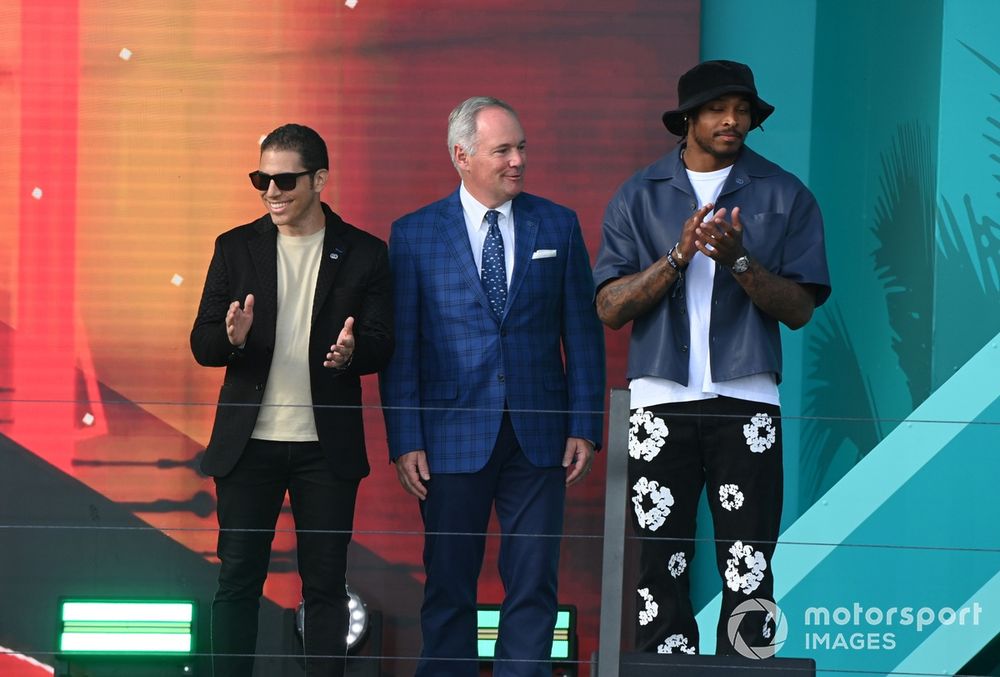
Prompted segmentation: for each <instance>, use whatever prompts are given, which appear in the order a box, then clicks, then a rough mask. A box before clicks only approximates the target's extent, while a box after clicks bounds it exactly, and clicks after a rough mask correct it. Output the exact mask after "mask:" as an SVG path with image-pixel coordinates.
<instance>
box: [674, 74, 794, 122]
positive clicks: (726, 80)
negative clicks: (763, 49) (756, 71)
mask: <svg viewBox="0 0 1000 677" xmlns="http://www.w3.org/2000/svg"><path fill="white" fill-rule="evenodd" d="M726 94H746V95H747V96H748V97H749V98H750V104H751V107H752V108H753V117H752V123H751V126H750V129H756V128H757V127H759V126H760V124H761V123H762V122H764V120H766V119H767V117H768V116H769V115H770V114H771V113H773V112H774V106H772V105H771V104H769V103H767V102H766V101H764V100H763V99H762V98H760V97H759V96H757V86H756V85H755V84H754V82H753V71H751V70H750V67H749V66H747V65H746V64H742V63H738V62H736V61H703V62H702V63H700V64H698V65H697V66H695V67H694V68H692V69H691V70H689V71H688V72H687V73H685V74H684V75H682V76H681V79H680V80H678V81H677V102H678V104H677V109H676V110H668V111H667V112H666V113H664V114H663V124H664V125H665V126H666V128H667V129H669V130H670V131H671V133H673V134H676V135H677V136H684V134H685V131H684V116H685V115H687V114H688V113H690V112H691V111H693V110H695V109H697V108H698V107H699V106H703V105H704V104H706V103H708V102H709V101H712V100H713V99H718V98H719V97H720V96H725V95H726Z"/></svg>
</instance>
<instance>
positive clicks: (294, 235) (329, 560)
mask: <svg viewBox="0 0 1000 677" xmlns="http://www.w3.org/2000/svg"><path fill="white" fill-rule="evenodd" d="M260 148H261V153H260V168H259V169H258V170H257V171H254V172H251V173H250V181H251V183H252V184H253V187H254V188H256V189H257V190H258V191H259V192H260V197H261V200H262V201H263V203H264V207H265V208H266V210H267V213H266V214H265V215H264V216H262V217H260V218H259V219H257V220H256V221H254V222H253V223H249V224H246V225H243V226H240V227H238V228H234V229H233V230H230V231H228V232H226V233H223V234H222V235H220V236H219V237H218V239H216V241H215V254H214V255H213V257H212V262H211V264H210V265H209V269H208V275H207V277H206V280H205V288H204V291H203V293H202V297H201V305H200V306H199V308H198V317H197V319H196V320H195V323H194V328H193V329H192V331H191V349H192V351H193V353H194V356H195V359H196V360H197V361H198V362H199V364H202V365H204V366H209V367H226V376H225V381H224V383H223V385H222V390H221V393H220V395H219V406H218V408H217V410H216V416H215V424H214V426H213V428H212V436H211V439H210V441H209V444H208V448H207V449H206V451H205V456H204V460H203V461H202V470H204V472H205V473H206V474H209V475H212V476H213V477H214V478H215V485H216V493H217V496H218V518H219V527H220V530H219V542H218V555H219V559H220V560H221V562H222V566H221V569H220V572H219V588H218V591H217V592H216V595H215V600H214V601H213V603H212V618H211V623H212V645H213V646H212V653H213V664H214V669H215V672H214V674H215V677H223V676H234V677H235V676H237V675H239V676H240V677H246V676H247V675H250V674H252V672H253V662H254V660H253V656H254V652H255V650H256V643H257V611H258V607H259V601H260V596H261V594H262V591H263V585H264V579H265V578H266V576H267V567H268V560H269V559H270V549H271V541H272V539H273V537H274V528H275V524H276V522H277V518H278V514H279V512H280V511H281V506H282V504H283V502H284V498H285V494H286V493H287V494H288V495H289V498H290V502H291V507H292V515H293V519H294V521H295V528H296V532H297V545H298V566H299V574H300V576H301V577H302V595H303V598H304V600H305V631H304V638H303V643H304V647H305V655H306V674H307V675H309V676H310V677H316V676H319V675H324V676H329V675H337V676H340V675H343V674H344V659H343V656H344V655H345V653H346V645H345V642H346V637H347V593H346V587H345V576H346V567H347V545H348V543H349V542H350V539H351V529H352V526H353V520H354V502H355V497H356V495H357V489H358V483H359V482H360V480H361V478H362V477H364V476H365V475H367V474H368V472H369V467H368V460H367V457H366V454H365V441H364V430H363V427H362V415H361V409H360V405H361V382H360V376H361V375H362V374H370V373H373V372H376V371H378V370H379V369H381V368H382V367H383V366H384V365H385V364H386V362H387V361H388V360H389V357H390V355H391V354H392V350H393V334H392V306H391V303H392V301H391V293H390V279H389V267H388V258H387V253H386V245H385V243H384V242H383V241H381V240H379V239H378V238H376V237H373V236H372V235H369V234H368V233H365V232H363V231H361V230H359V229H357V228H355V227H354V226H351V225H350V224H348V223H345V222H344V221H343V220H342V219H341V218H340V217H339V216H338V215H337V214H335V213H334V212H333V211H332V210H331V209H330V208H329V207H328V206H327V205H326V204H324V203H322V202H321V201H320V193H321V192H322V190H323V188H324V187H325V185H326V183H327V181H328V180H329V160H328V156H327V150H326V144H325V143H324V142H323V139H322V138H321V137H320V136H319V135H318V134H317V133H316V132H315V131H313V130H312V129H310V128H308V127H303V126H301V125H293V124H288V125H284V126H282V127H279V128H278V129H275V130H274V131H273V132H271V133H270V134H269V135H268V136H267V137H266V138H265V139H264V141H263V142H262V143H261V147H260Z"/></svg>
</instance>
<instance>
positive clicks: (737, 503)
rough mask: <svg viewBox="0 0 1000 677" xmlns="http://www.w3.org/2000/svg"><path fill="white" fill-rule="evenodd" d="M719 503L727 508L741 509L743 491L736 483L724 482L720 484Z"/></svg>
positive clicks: (730, 509)
mask: <svg viewBox="0 0 1000 677" xmlns="http://www.w3.org/2000/svg"><path fill="white" fill-rule="evenodd" d="M730 499H732V500H730ZM719 503H721V504H722V507H723V508H725V509H726V510H729V511H732V510H739V509H740V508H742V507H743V492H742V491H740V488H739V486H738V485H736V484H722V485H720V486H719Z"/></svg>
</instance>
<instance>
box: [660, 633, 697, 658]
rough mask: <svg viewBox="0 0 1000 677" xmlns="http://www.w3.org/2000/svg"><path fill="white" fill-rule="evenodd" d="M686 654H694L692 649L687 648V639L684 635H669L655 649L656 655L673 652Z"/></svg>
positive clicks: (691, 647)
mask: <svg viewBox="0 0 1000 677" xmlns="http://www.w3.org/2000/svg"><path fill="white" fill-rule="evenodd" d="M675 649H676V650H677V651H680V652H682V653H686V654H694V647H693V646H688V639H687V637H685V636H684V635H680V634H678V635H670V636H669V637H667V638H666V639H665V640H663V643H662V644H660V646H658V647H656V653H674V650H675Z"/></svg>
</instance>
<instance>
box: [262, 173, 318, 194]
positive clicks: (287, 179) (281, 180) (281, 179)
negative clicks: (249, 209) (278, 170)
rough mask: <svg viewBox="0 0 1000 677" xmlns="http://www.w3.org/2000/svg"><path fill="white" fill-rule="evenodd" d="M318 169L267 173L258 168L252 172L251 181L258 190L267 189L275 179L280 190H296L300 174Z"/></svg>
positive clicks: (275, 183)
mask: <svg viewBox="0 0 1000 677" xmlns="http://www.w3.org/2000/svg"><path fill="white" fill-rule="evenodd" d="M318 171H319V170H318V169H307V170H306V171H304V172H294V173H293V172H289V173H287V174H265V173H264V172H262V171H260V170H257V171H255V172H250V183H252V184H253V187H254V188H256V189H257V190H267V189H268V187H269V186H270V185H271V182H272V181H274V185H276V186H277V187H278V190H294V189H295V184H296V183H297V182H298V180H299V177H300V176H305V175H306V174H315V173H316V172H318Z"/></svg>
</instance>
